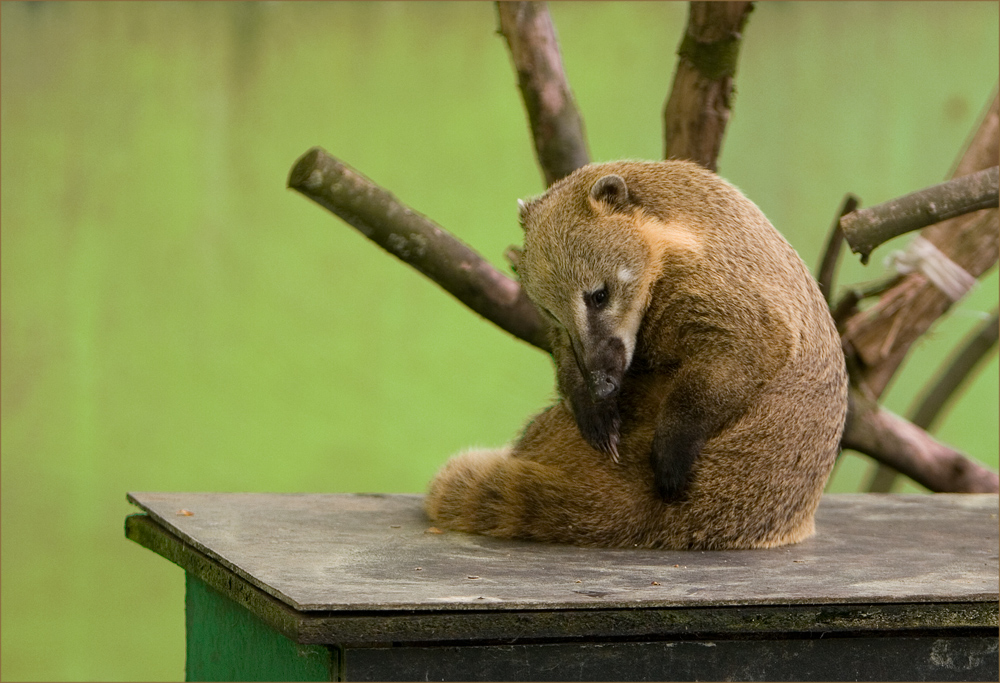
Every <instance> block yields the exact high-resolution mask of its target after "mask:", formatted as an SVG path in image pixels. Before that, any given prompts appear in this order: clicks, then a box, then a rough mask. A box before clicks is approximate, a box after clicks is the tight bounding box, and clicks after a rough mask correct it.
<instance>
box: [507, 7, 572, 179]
mask: <svg viewBox="0 0 1000 683" xmlns="http://www.w3.org/2000/svg"><path fill="white" fill-rule="evenodd" d="M497 14H498V15H499V18H500V33H501V34H502V35H503V37H504V38H505V39H506V40H507V47H508V48H509V49H510V56H511V58H512V59H513V61H514V68H515V69H516V70H517V80H518V85H519V87H520V89H521V96H522V98H523V99H524V108H525V109H526V110H527V112H528V122H529V124H530V125H531V132H532V135H533V137H534V141H535V154H536V155H537V157H538V165H539V166H540V167H541V169H542V175H543V176H544V179H545V184H546V186H548V185H551V184H552V183H554V182H555V181H557V180H559V179H560V178H564V177H565V176H568V175H569V174H570V173H572V172H573V171H575V170H576V169H578V168H580V167H581V166H586V165H587V164H589V163H590V153H589V152H588V151H587V139H586V136H585V134H584V130H583V119H581V118H580V114H579V112H578V111H577V109H576V104H575V103H574V101H573V93H572V91H570V88H569V82H568V81H567V80H566V73H565V71H564V70H563V64H562V56H561V55H560V54H559V43H558V41H557V39H556V30H555V27H554V26H553V25H552V18H551V17H550V16H549V10H548V8H547V7H546V5H545V3H544V2H498V3H497Z"/></svg>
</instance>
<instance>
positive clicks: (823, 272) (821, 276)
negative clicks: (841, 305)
mask: <svg viewBox="0 0 1000 683" xmlns="http://www.w3.org/2000/svg"><path fill="white" fill-rule="evenodd" d="M856 208H858V198H857V197H855V196H854V195H853V194H848V195H847V196H845V197H844V201H843V203H842V204H841V205H840V213H838V214H837V220H835V221H834V222H833V226H832V227H831V228H830V236H829V237H828V238H827V240H826V249H825V250H823V260H822V261H821V262H820V264H819V270H818V271H817V273H816V282H817V283H818V284H819V291H820V292H822V293H823V298H824V299H826V303H827V305H830V303H831V302H832V301H833V282H834V277H835V275H836V273H837V262H838V261H839V260H840V250H841V247H842V246H843V244H844V232H843V231H842V230H841V229H840V219H841V218H842V217H843V216H844V215H846V214H849V213H851V212H852V211H854V210H855V209H856Z"/></svg>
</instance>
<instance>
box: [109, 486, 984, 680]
mask: <svg viewBox="0 0 1000 683" xmlns="http://www.w3.org/2000/svg"><path fill="white" fill-rule="evenodd" d="M129 500H131V501H132V502H133V503H135V504H136V505H138V506H139V507H140V508H142V509H143V511H144V514H141V515H134V516H131V517H129V518H128V520H127V524H126V534H127V536H128V537H129V538H131V539H133V540H135V541H137V542H138V543H140V544H141V545H144V546H146V547H147V548H150V549H152V550H154V551H155V552H157V553H159V554H161V555H163V556H164V557H166V558H167V559H170V560H171V561H173V562H175V563H177V564H178V565H180V566H181V567H183V568H184V569H185V570H186V571H187V573H188V579H189V585H188V678H189V679H203V680H220V679H222V678H227V677H230V678H239V679H243V680H253V679H254V678H257V677H258V675H259V677H260V678H259V679H269V680H292V678H288V677H286V676H299V678H296V680H306V679H307V678H308V679H310V680H320V679H321V680H331V679H332V680H337V679H344V680H416V679H422V680H423V679H430V680H448V679H453V680H454V679H459V680H477V679H479V680H653V679H658V680H693V679H695V678H701V679H716V680H721V679H732V680H755V679H767V680H847V679H851V680H996V678H997V670H998V667H997V624H998V606H997V601H998V545H1000V541H998V518H997V500H998V499H997V496H993V495H931V496H919V495H892V494H887V495H875V494H855V495H833V496H826V497H825V498H824V500H823V503H822V504H821V506H820V510H819V513H818V515H817V535H816V536H815V537H813V538H811V539H809V540H807V541H805V542H803V543H800V544H798V545H794V546H789V547H786V548H779V549H773V550H756V551H714V552H700V551H692V552H677V551H650V550H639V549H614V550H603V549H601V550H598V549H585V548H576V547H570V546H555V545H543V544H535V543H525V542H513V541H504V540H499V539H492V538H486V537H481V536H474V535H468V534H462V533H455V532H447V533H433V532H432V530H431V529H429V527H430V526H431V525H430V522H429V521H428V520H427V519H426V517H425V516H424V514H423V512H422V510H421V498H420V497H419V496H407V495H332V494H325V495H324V494H219V493H133V494H130V495H129ZM193 617H197V618H196V619H193ZM215 622H219V623H220V624H221V625H220V626H219V628H214V627H212V628H208V627H207V626H208V625H209V624H212V623H215ZM227 624H228V625H227ZM192 630H193V631H194V633H193V632H192ZM272 633H273V636H272V635H270V634H272ZM262 634H263V635H262ZM261 638H263V640H261ZM275 639H277V640H275ZM243 641H245V643H244V645H245V647H244V646H241V645H239V643H240V642H243ZM213 642H214V643H215V645H213V644H212V643H213ZM220 643H221V644H222V645H221V647H223V649H230V650H232V652H222V653H221V654H220V650H219V647H220ZM264 643H267V645H266V646H265V645H264ZM282 648H284V649H282ZM706 648H707V649H706ZM265 652H266V653H270V654H266V655H265ZM254 653H256V656H255V654H254ZM282 653H284V654H282ZM289 653H291V654H289ZM445 655H447V656H445ZM289 657H290V659H289ZM283 658H284V659H283ZM265 659H266V660H267V661H264V660H265ZM285 659H288V661H290V662H291V664H295V665H302V664H309V665H310V666H312V668H311V669H309V670H308V673H303V672H301V671H299V672H298V673H293V672H292V669H289V668H288V667H289V666H290V665H289V664H288V663H287V662H285V663H282V662H283V661H284V660H285ZM230 660H231V661H230ZM227 667H228V668H227ZM302 676H305V677H306V678H303V677H302Z"/></svg>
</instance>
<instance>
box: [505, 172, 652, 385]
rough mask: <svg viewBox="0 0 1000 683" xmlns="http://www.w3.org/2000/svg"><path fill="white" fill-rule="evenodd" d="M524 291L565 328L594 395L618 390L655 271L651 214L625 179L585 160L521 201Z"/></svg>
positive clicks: (644, 309) (521, 270) (628, 361)
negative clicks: (580, 166)
mask: <svg viewBox="0 0 1000 683" xmlns="http://www.w3.org/2000/svg"><path fill="white" fill-rule="evenodd" d="M520 219H521V224H522V226H523V227H524V231H525V238H524V253H523V256H522V257H521V261H520V264H519V266H518V273H519V275H520V277H521V281H522V283H523V285H524V288H525V291H526V292H527V294H528V296H529V297H530V298H531V300H532V301H534V303H535V304H536V305H537V306H538V307H539V308H540V309H541V310H542V311H543V312H544V313H545V314H546V315H548V316H549V317H550V318H551V320H552V322H554V323H555V324H556V325H558V326H559V327H560V328H562V329H564V330H565V332H566V334H567V336H568V337H569V340H570V344H571V346H572V349H573V355H574V357H575V360H576V363H577V365H578V367H579V370H580V373H581V375H582V376H583V377H584V379H585V380H586V383H587V386H588V388H589V391H590V394H591V397H592V399H593V400H594V401H595V402H596V401H602V400H604V399H607V398H610V397H612V396H613V395H615V394H616V393H617V391H618V389H619V388H620V386H621V381H622V377H623V375H624V374H625V371H626V370H627V369H628V367H629V364H630V363H631V361H632V355H633V353H634V351H635V346H636V337H637V334H638V332H639V327H640V324H641V322H642V318H643V315H644V314H645V312H646V308H647V306H648V305H649V299H650V291H651V288H652V285H653V283H654V282H655V281H656V279H657V278H658V277H659V274H660V272H661V267H660V264H659V260H660V257H661V255H662V250H661V249H659V248H658V245H657V243H656V242H657V239H656V238H654V237H651V231H650V230H649V229H648V223H649V222H650V221H652V220H655V219H653V218H652V217H651V216H649V215H648V214H647V213H646V212H645V211H644V210H643V207H642V205H641V202H640V200H639V198H638V197H637V196H636V194H635V193H634V191H633V190H632V189H631V188H630V187H629V185H628V183H627V182H626V180H625V179H624V178H623V177H622V176H621V175H619V174H617V173H613V172H611V173H608V172H605V173H602V172H601V167H599V166H588V167H585V168H584V169H581V170H579V171H577V172H576V173H574V174H573V175H571V176H569V177H567V178H566V179H564V180H562V181H560V182H559V183H556V184H555V185H553V186H552V187H551V188H550V189H549V191H548V192H546V193H545V194H544V195H542V196H541V197H539V198H537V199H535V200H532V201H531V202H528V203H523V202H521V211H520Z"/></svg>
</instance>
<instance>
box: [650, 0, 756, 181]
mask: <svg viewBox="0 0 1000 683" xmlns="http://www.w3.org/2000/svg"><path fill="white" fill-rule="evenodd" d="M752 9H753V3H751V2H692V3H691V5H690V11H689V14H688V24H687V29H686V31H685V33H684V39H683V40H682V41H681V46H680V48H679V49H678V50H677V54H678V56H679V57H680V59H679V60H678V64H677V70H676V72H675V73H674V83H673V86H672V88H671V91H670V97H669V98H668V99H667V102H666V105H665V106H664V108H663V145H664V151H663V156H664V158H665V159H690V160H692V161H696V162H698V163H699V164H701V165H702V166H704V167H705V168H709V169H711V170H713V171H714V170H716V162H717V160H718V158H719V152H720V150H721V149H722V138H723V136H724V135H725V133H726V124H727V123H729V116H730V110H731V109H732V98H733V77H734V76H735V75H736V63H737V60H738V58H739V52H740V41H741V40H742V39H743V36H742V32H743V27H744V26H745V25H746V22H747V17H748V16H749V15H750V11H751V10H752Z"/></svg>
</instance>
